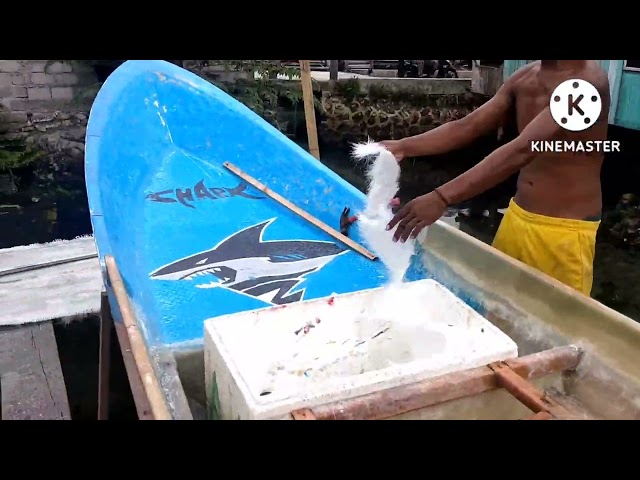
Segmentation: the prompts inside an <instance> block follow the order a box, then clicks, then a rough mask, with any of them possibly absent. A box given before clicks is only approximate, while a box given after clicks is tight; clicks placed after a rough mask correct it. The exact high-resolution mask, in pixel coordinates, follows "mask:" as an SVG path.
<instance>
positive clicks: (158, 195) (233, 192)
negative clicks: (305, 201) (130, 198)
mask: <svg viewBox="0 0 640 480" xmlns="http://www.w3.org/2000/svg"><path fill="white" fill-rule="evenodd" d="M248 186H249V185H248V184H247V183H245V182H240V184H239V185H238V186H237V187H235V188H228V187H214V188H207V187H206V186H205V184H204V180H200V181H199V182H198V183H196V184H195V186H194V187H193V189H191V188H187V189H184V190H183V189H182V188H176V189H174V190H163V191H161V192H155V193H150V194H149V195H147V200H151V201H152V202H159V203H177V202H180V203H181V204H182V205H184V206H185V207H189V208H196V207H194V206H193V205H191V204H190V203H187V201H189V202H194V201H195V199H198V200H205V199H208V200H217V199H219V198H231V197H243V198H250V199H252V200H262V199H263V198H265V197H258V196H255V195H250V194H248V193H247V192H245V190H246V189H247V187H248ZM194 194H195V198H194Z"/></svg>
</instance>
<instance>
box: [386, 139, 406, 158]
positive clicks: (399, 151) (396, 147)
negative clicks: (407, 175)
mask: <svg viewBox="0 0 640 480" xmlns="http://www.w3.org/2000/svg"><path fill="white" fill-rule="evenodd" d="M380 144H381V145H384V147H385V148H386V149H387V150H389V151H390V152H391V153H393V156H394V157H396V160H397V161H398V162H401V161H402V160H404V158H405V157H406V156H407V155H406V153H405V151H404V148H403V146H402V141H401V140H386V141H384V142H380Z"/></svg>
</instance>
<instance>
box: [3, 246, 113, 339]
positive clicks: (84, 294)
mask: <svg viewBox="0 0 640 480" xmlns="http://www.w3.org/2000/svg"><path fill="white" fill-rule="evenodd" d="M0 265H2V269H1V271H0V304H2V305H3V308H2V309H0V326H1V325H7V326H8V325H23V324H27V323H31V322H43V321H49V320H53V319H56V318H61V317H67V316H73V315H80V314H84V313H88V312H96V313H97V312H98V311H99V309H100V299H99V295H100V290H101V288H102V285H103V280H102V274H101V271H100V264H99V262H98V258H97V253H96V249H95V244H94V242H93V238H90V237H87V238H78V239H75V240H64V241H56V242H51V243H46V244H35V245H28V246H19V247H13V248H8V249H2V250H0Z"/></svg>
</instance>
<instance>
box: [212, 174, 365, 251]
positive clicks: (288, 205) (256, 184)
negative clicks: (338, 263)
mask: <svg viewBox="0 0 640 480" xmlns="http://www.w3.org/2000/svg"><path fill="white" fill-rule="evenodd" d="M224 166H225V167H226V168H228V169H229V170H231V171H232V172H233V173H235V174H236V175H237V176H238V177H240V178H242V179H243V180H244V181H245V182H247V183H250V184H251V185H253V186H254V187H255V188H257V189H258V190H260V191H261V192H262V193H264V194H265V195H268V196H269V197H271V198H272V199H274V200H275V201H276V202H278V203H279V204H280V205H282V206H284V207H286V208H288V209H289V210H291V211H292V212H293V213H296V214H298V215H300V216H301V217H302V218H304V219H305V220H306V221H308V222H309V223H312V224H314V225H315V226H316V227H318V228H319V229H320V230H322V231H324V232H325V233H328V234H329V235H331V236H332V237H333V238H335V239H336V240H340V241H341V242H342V243H344V244H346V245H348V246H349V247H351V248H352V249H354V250H355V251H356V252H358V253H360V254H361V255H364V256H365V257H367V258H368V259H370V260H375V259H376V258H377V257H376V256H375V255H374V254H373V253H371V252H370V251H369V250H367V249H366V248H364V247H363V246H362V245H360V244H358V243H356V242H354V241H353V240H351V239H350V238H349V237H346V236H344V235H343V234H341V233H340V232H338V231H337V230H335V229H333V228H331V227H330V226H329V225H327V224H326V223H324V222H322V221H320V220H318V219H317V218H315V217H314V216H312V215H311V214H309V213H307V212H305V211H304V210H302V209H301V208H299V207H297V206H296V205H294V204H293V203H291V202H290V201H289V200H287V199H286V198H284V197H282V196H281V195H278V194H277V193H276V192H274V191H273V190H271V189H270V188H269V187H267V186H266V185H264V184H262V183H261V182H259V181H258V180H256V179H255V178H253V177H252V176H250V175H248V174H246V173H245V172H243V171H242V170H240V169H239V168H238V167H236V166H235V165H233V164H232V163H230V162H224Z"/></svg>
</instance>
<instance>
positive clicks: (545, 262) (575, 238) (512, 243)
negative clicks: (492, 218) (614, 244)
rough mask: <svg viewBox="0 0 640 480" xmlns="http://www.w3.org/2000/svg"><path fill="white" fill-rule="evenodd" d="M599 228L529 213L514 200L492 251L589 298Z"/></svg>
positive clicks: (595, 224)
mask: <svg viewBox="0 0 640 480" xmlns="http://www.w3.org/2000/svg"><path fill="white" fill-rule="evenodd" d="M599 226H600V222H599V221H594V222H590V221H586V220H571V219H566V218H554V217H546V216H544V215H538V214H535V213H531V212H527V211H526V210H523V209H522V208H521V207H520V206H518V205H517V204H516V202H515V201H514V200H513V199H511V201H510V202H509V208H508V209H507V211H506V212H505V214H504V218H503V219H502V222H501V223H500V228H499V229H498V232H497V233H496V237H495V239H494V240H493V247H494V248H496V249H498V250H500V251H502V252H504V253H506V254H507V255H509V256H510V257H513V258H515V259H516V260H520V261H521V262H523V263H526V264H527V265H529V266H531V267H534V268H537V269H538V270H540V271H542V272H543V273H546V274H547V275H549V276H551V277H553V278H555V279H557V280H559V281H561V282H562V283H564V284H566V285H569V286H570V287H573V288H575V289H576V290H578V291H579V292H582V293H584V294H585V295H590V294H591V287H592V285H593V259H594V256H595V247H596V234H597V232H598V227H599Z"/></svg>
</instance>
